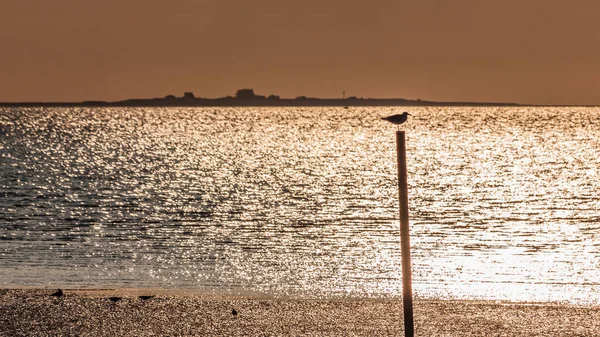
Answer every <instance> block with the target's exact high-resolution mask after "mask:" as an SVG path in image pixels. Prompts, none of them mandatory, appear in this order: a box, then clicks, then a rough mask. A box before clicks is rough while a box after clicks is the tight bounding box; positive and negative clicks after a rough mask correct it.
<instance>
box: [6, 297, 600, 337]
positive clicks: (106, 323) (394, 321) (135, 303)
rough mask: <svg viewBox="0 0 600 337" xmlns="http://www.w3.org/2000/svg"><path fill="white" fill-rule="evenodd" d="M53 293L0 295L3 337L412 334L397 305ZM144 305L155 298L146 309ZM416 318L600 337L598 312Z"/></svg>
mask: <svg viewBox="0 0 600 337" xmlns="http://www.w3.org/2000/svg"><path fill="white" fill-rule="evenodd" d="M55 290H56V289H3V290H0V336H306V335H311V336H341V335H343V336H403V334H404V332H403V324H402V321H403V316H402V302H401V301H397V300H294V299H289V300H286V299H269V298H260V297H250V298H249V297H236V296H216V295H208V294H201V293H194V292H183V291H180V292H177V291H158V290H150V289H147V290H146V289H119V290H116V289H115V290H112V289H105V290H69V289H65V291H64V294H65V295H64V296H63V297H52V296H50V294H52V293H53V292H54V291H55ZM140 295H156V296H155V297H153V298H151V299H148V300H142V299H140V298H139V296H140ZM109 297H120V298H122V299H121V300H118V301H116V302H113V301H111V300H110V299H109ZM115 300H116V299H115ZM234 308H235V309H236V311H237V312H238V314H237V315H236V316H234V315H233V314H232V309H234ZM414 308H415V330H416V335H417V336H600V307H597V306H573V305H558V304H556V305H555V304H535V303H502V302H485V301H482V302H480V301H433V300H421V301H416V302H415V305H414Z"/></svg>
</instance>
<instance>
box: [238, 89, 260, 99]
mask: <svg viewBox="0 0 600 337" xmlns="http://www.w3.org/2000/svg"><path fill="white" fill-rule="evenodd" d="M255 97H256V95H255V94H254V89H240V90H238V91H237V92H236V93H235V98H241V99H248V98H255Z"/></svg>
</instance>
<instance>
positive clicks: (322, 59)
mask: <svg viewBox="0 0 600 337" xmlns="http://www.w3.org/2000/svg"><path fill="white" fill-rule="evenodd" d="M598 13H600V2H599V1H597V0H502V1H500V0H490V1H483V0H371V1H357V0H345V1H332V0H318V1H317V0H304V1H293V2H292V1H282V0H255V1H241V0H236V1H233V0H171V1H164V0H163V1H158V0H145V1H134V0H119V1H117V0H102V1H83V0H52V1H48V0H19V1H3V3H2V4H0V41H2V45H1V46H2V47H1V48H0V101H81V100H88V99H89V100H120V99H125V98H133V97H136V98H142V97H162V96H165V95H167V94H175V95H178V96H180V95H181V94H182V93H183V92H184V91H193V92H194V93H195V94H196V96H199V97H221V96H225V95H233V94H234V93H235V91H236V90H237V89H239V88H254V89H255V92H256V93H258V94H264V95H269V94H277V95H280V96H282V97H295V96H299V95H305V96H314V97H341V95H342V91H343V90H345V91H346V95H347V96H358V97H404V98H413V99H416V98H421V99H429V100H453V101H459V100H460V101H500V102H520V103H536V104H600V90H599V89H600V24H598V18H597V17H598Z"/></svg>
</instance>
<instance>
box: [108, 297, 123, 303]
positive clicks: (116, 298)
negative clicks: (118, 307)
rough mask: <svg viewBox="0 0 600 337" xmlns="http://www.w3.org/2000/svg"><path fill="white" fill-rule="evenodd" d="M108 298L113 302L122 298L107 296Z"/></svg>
mask: <svg viewBox="0 0 600 337" xmlns="http://www.w3.org/2000/svg"><path fill="white" fill-rule="evenodd" d="M108 299H109V300H110V301H111V302H113V303H117V302H119V301H120V300H122V299H123V298H122V297H109V298H108Z"/></svg>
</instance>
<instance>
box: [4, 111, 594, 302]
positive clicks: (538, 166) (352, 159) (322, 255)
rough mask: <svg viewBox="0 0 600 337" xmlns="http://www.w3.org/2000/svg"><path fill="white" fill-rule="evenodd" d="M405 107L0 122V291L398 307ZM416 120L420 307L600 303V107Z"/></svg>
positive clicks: (427, 114)
mask: <svg viewBox="0 0 600 337" xmlns="http://www.w3.org/2000/svg"><path fill="white" fill-rule="evenodd" d="M403 110H404V109H403V108H351V109H349V110H343V109H341V108H112V109H88V108H79V109H23V108H21V109H0V168H1V171H0V178H1V179H0V196H2V197H1V198H0V241H1V242H2V245H0V280H2V281H1V282H2V284H4V285H5V286H24V285H37V286H45V285H61V286H82V287H88V286H93V287H106V286H133V287H180V288H193V289H202V290H207V291H218V292H234V293H237V292H240V293H265V294H270V295H275V296H291V297H303V298H307V297H326V298H328V297H345V296H350V297H398V296H400V295H401V281H400V274H401V273H400V256H399V235H398V234H399V229H398V228H399V226H398V221H397V218H398V211H397V190H396V176H395V174H396V166H395V165H396V163H395V140H394V131H395V127H393V126H391V125H388V124H385V123H384V122H382V121H380V120H379V118H378V117H380V116H385V115H388V114H391V113H394V112H399V111H403ZM410 110H411V113H413V114H414V115H415V118H413V119H410V120H409V122H408V123H407V124H406V131H407V144H408V170H409V188H410V189H409V197H410V212H411V214H410V216H411V235H412V254H413V282H414V286H413V288H414V291H415V293H416V295H417V296H418V297H424V298H471V299H508V300H527V301H571V302H577V303H588V302H593V303H600V296H599V295H598V293H599V292H598V290H599V289H600V268H598V267H600V263H599V262H600V238H598V237H597V233H598V229H600V197H599V196H598V191H599V190H600V189H599V187H600V183H599V179H598V169H599V167H600V158H599V157H598V153H599V152H600V151H599V150H600V143H599V141H600V128H599V125H600V117H599V116H600V114H599V112H600V111H599V109H598V108H570V107H569V108H548V107H544V108H528V107H517V108H496V107H452V108H444V107H418V108H411V109H410ZM42 275H43V278H41V276H42Z"/></svg>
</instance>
